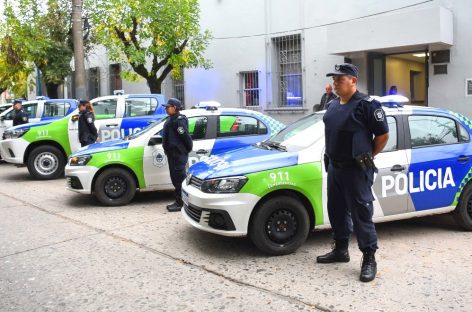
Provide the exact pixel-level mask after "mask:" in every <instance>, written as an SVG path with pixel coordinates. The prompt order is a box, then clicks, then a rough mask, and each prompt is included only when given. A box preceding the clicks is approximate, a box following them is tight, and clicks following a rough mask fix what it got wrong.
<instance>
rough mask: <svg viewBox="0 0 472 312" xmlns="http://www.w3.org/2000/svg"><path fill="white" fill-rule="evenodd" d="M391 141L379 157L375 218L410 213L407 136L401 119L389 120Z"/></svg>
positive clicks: (399, 116) (398, 116) (394, 117)
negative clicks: (407, 179) (406, 187)
mask: <svg viewBox="0 0 472 312" xmlns="http://www.w3.org/2000/svg"><path fill="white" fill-rule="evenodd" d="M387 122H388V128H389V139H388V142H387V145H386V146H385V148H384V149H383V151H382V152H381V153H379V154H378V155H377V156H376V157H375V165H376V166H377V168H378V173H377V175H376V177H375V181H374V185H373V190H374V196H375V201H374V203H373V204H374V217H384V216H390V215H396V214H402V213H406V212H407V208H408V204H407V201H408V194H407V193H406V192H405V191H404V185H405V183H406V182H405V181H404V177H405V174H406V173H407V170H408V158H407V151H406V150H405V139H404V138H405V135H404V127H403V118H402V116H401V115H393V116H387Z"/></svg>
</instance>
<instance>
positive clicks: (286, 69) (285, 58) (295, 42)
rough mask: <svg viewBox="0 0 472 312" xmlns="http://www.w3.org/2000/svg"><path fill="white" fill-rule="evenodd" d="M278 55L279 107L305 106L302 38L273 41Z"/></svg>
mask: <svg viewBox="0 0 472 312" xmlns="http://www.w3.org/2000/svg"><path fill="white" fill-rule="evenodd" d="M272 44H273V46H274V48H275V53H276V59H275V61H276V64H274V65H275V66H274V67H275V68H274V69H275V79H277V88H276V90H277V91H276V92H277V97H276V99H277V106H279V107H301V106H303V88H302V50H301V36H300V34H297V35H290V36H284V37H277V38H273V39H272Z"/></svg>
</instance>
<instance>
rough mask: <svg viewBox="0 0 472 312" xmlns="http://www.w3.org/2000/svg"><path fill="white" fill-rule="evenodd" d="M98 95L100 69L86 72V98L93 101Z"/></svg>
mask: <svg viewBox="0 0 472 312" xmlns="http://www.w3.org/2000/svg"><path fill="white" fill-rule="evenodd" d="M99 95H100V68H98V67H93V68H90V69H89V70H88V97H89V98H90V99H94V98H96V97H98V96H99Z"/></svg>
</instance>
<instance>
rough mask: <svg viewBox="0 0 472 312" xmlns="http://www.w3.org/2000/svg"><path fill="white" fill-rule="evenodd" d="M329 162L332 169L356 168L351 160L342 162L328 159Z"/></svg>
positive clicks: (354, 162) (355, 164)
mask: <svg viewBox="0 0 472 312" xmlns="http://www.w3.org/2000/svg"><path fill="white" fill-rule="evenodd" d="M329 162H330V164H331V165H332V166H333V167H334V168H337V169H343V168H353V167H356V166H357V163H356V161H355V160H354V159H352V160H343V161H338V160H334V159H329Z"/></svg>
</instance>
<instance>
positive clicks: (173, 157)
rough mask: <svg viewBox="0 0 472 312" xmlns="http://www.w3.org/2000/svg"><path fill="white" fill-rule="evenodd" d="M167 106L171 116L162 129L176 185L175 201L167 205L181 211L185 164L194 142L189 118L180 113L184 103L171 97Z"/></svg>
mask: <svg viewBox="0 0 472 312" xmlns="http://www.w3.org/2000/svg"><path fill="white" fill-rule="evenodd" d="M165 108H166V113H167V115H169V118H168V119H167V120H166V122H165V124H164V128H163V129H162V130H163V134H162V147H163V148H164V152H165V153H166V155H167V159H168V163H169V171H170V178H171V180H172V184H173V185H174V187H175V202H174V203H172V204H170V205H167V210H168V211H170V212H173V211H179V210H180V209H181V208H182V206H183V201H182V182H183V181H184V180H185V175H186V173H185V166H186V165H187V161H188V154H189V153H190V151H191V150H192V148H193V142H192V137H191V136H190V134H189V133H188V119H187V117H186V116H185V115H182V114H180V110H181V109H182V108H183V106H182V103H181V102H180V101H179V100H178V99H174V98H171V99H169V100H168V101H167V104H165Z"/></svg>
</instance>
